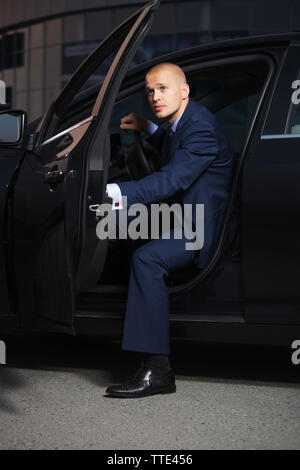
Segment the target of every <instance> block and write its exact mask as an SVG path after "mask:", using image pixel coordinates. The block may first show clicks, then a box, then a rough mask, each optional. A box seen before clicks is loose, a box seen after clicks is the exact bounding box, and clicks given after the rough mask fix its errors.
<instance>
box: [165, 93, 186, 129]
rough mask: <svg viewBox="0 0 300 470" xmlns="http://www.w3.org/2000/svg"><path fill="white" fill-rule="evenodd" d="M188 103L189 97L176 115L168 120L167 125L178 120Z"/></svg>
mask: <svg viewBox="0 0 300 470" xmlns="http://www.w3.org/2000/svg"><path fill="white" fill-rule="evenodd" d="M188 102H189V97H188V98H187V99H186V100H185V101H184V104H183V106H182V107H181V108H180V110H178V111H177V113H176V114H175V115H173V116H172V117H171V118H170V119H169V123H170V124H173V122H175V121H176V120H177V119H179V118H180V117H181V116H182V115H183V113H184V111H185V108H186V107H187V105H188Z"/></svg>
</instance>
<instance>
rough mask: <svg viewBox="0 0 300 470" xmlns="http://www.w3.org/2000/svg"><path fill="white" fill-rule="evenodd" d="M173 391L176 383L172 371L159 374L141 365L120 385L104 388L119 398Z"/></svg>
mask: <svg viewBox="0 0 300 470" xmlns="http://www.w3.org/2000/svg"><path fill="white" fill-rule="evenodd" d="M173 392H176V385H175V377H174V373H173V372H172V371H170V372H168V373H167V374H164V375H159V374H157V373H156V372H153V371H152V370H151V369H149V368H146V367H141V368H140V369H139V370H138V371H137V373H136V374H135V376H134V377H133V378H132V379H130V380H128V381H126V382H124V383H122V384H120V385H111V386H110V387H107V389H106V390H105V393H107V394H108V395H109V396H111V397H119V398H139V397H147V396H149V395H154V394H156V393H173Z"/></svg>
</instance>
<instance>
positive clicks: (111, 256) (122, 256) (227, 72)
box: [58, 54, 270, 287]
mask: <svg viewBox="0 0 300 470" xmlns="http://www.w3.org/2000/svg"><path fill="white" fill-rule="evenodd" d="M179 65H181V64H180V63H179ZM269 70H270V63H269V61H268V60H267V59H266V58H265V57H264V56H262V55H254V54H253V55H248V56H241V57H238V56H237V57H235V58H231V59H220V60H219V61H210V62H207V63H202V64H201V63H200V64H199V63H198V64H193V65H189V66H188V67H186V68H185V72H186V76H187V81H188V83H189V85H190V96H191V98H192V99H193V100H195V101H196V102H198V103H199V104H201V105H203V106H206V107H207V108H208V109H209V110H210V111H211V112H212V113H213V114H214V115H215V116H216V118H217V120H218V121H219V123H220V124H221V126H222V128H223V130H224V132H225V134H226V135H227V137H228V139H229V142H230V144H231V147H232V150H233V153H234V164H235V173H234V177H233V183H232V195H231V203H230V204H229V205H231V206H232V207H235V208H236V207H238V174H239V172H240V168H241V162H242V159H243V154H244V150H245V143H246V140H247V135H248V133H249V130H250V128H251V124H252V121H253V117H254V115H255V110H256V108H257V105H258V102H259V98H260V95H261V92H262V90H263V88H264V84H265V82H266V79H267V77H268V73H269ZM128 75H129V76H130V73H129V74H128ZM142 76H144V74H143V75H142V74H141V77H142ZM98 90H99V85H98V86H93V87H91V88H89V89H85V90H83V91H81V93H80V94H79V95H77V96H76V98H75V99H74V100H73V102H72V103H71V106H70V107H69V109H68V110H67V112H66V114H65V117H64V119H63V121H62V122H61V123H60V129H59V130H58V131H61V130H63V129H66V128H68V127H70V126H72V125H74V124H75V123H76V122H80V121H81V120H83V119H85V118H86V117H88V116H89V115H90V113H91V109H92V106H93V103H94V100H95V97H96V94H97V92H98ZM130 112H135V113H137V114H140V115H142V116H144V117H145V118H147V119H150V120H152V121H154V122H156V123H157V124H158V122H157V121H156V120H155V117H154V115H153V114H152V112H151V109H150V107H149V105H148V101H147V97H146V94H145V92H144V83H143V79H141V81H140V82H139V83H137V84H135V86H128V84H127V77H126V78H125V80H124V81H123V83H122V86H121V89H120V91H119V95H118V97H117V100H116V102H115V105H114V108H113V112H112V115H111V120H110V123H109V134H110V142H111V155H110V164H109V172H108V181H107V183H118V182H120V181H126V180H127V181H128V180H138V179H140V178H143V177H144V176H146V174H147V173H146V172H145V168H144V166H143V164H142V162H141V158H140V152H141V149H140V150H139V149H138V145H140V146H141V145H142V151H143V152H144V155H145V157H146V159H147V162H148V164H149V167H150V169H151V171H156V170H158V169H159V167H160V156H159V154H158V153H157V151H156V150H155V149H154V148H153V147H151V145H150V144H149V141H148V138H147V135H146V134H144V133H142V135H141V139H140V138H138V136H137V135H135V134H134V133H133V132H124V131H121V129H120V127H119V126H120V119H121V117H123V116H124V115H126V114H128V113H130ZM159 124H160V125H162V126H164V125H166V124H167V123H159ZM230 210H231V209H230V207H228V211H230ZM235 217H236V218H237V219H238V211H237V212H236V215H235ZM227 219H228V217H227ZM224 220H225V222H224V223H226V217H225V218H224ZM233 226H234V227H236V228H235V230H237V233H235V234H231V235H230V237H227V238H228V242H227V245H226V242H224V249H223V250H222V253H223V255H224V256H226V253H227V255H228V259H231V253H232V252H233V251H234V252H238V239H239V237H238V220H236V221H235V224H233ZM229 239H230V241H229ZM123 242H124V241H123V240H122V243H113V244H112V247H110V248H109V250H108V253H107V258H106V264H105V267H104V270H103V272H102V274H101V276H100V278H99V281H98V283H99V285H106V286H109V285H119V286H122V285H123V286H124V285H125V286H126V285H127V284H128V280H129V269H130V257H131V255H132V253H133V251H134V250H135V249H136V248H137V246H140V243H141V240H136V241H134V240H126V241H125V242H126V243H123ZM198 274H199V269H198V268H196V266H191V267H188V268H184V269H181V270H176V271H175V272H171V273H169V277H168V279H167V285H168V286H170V287H171V286H175V287H176V286H177V285H180V284H183V283H184V282H186V281H187V280H189V279H191V278H194V277H195V276H197V275H198Z"/></svg>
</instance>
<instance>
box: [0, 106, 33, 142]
mask: <svg viewBox="0 0 300 470" xmlns="http://www.w3.org/2000/svg"><path fill="white" fill-rule="evenodd" d="M26 120H27V119H26V113H25V111H21V110H15V109H11V110H5V111H0V146H2V145H5V146H6V145H17V144H20V143H21V142H22V140H23V136H24V130H25V126H26Z"/></svg>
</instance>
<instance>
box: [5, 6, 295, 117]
mask: <svg viewBox="0 0 300 470" xmlns="http://www.w3.org/2000/svg"><path fill="white" fill-rule="evenodd" d="M145 3H146V2H145V1H144V2H143V1H142V2H141V1H135V0H13V1H11V0H0V12H1V14H0V79H1V80H3V81H5V83H6V86H7V94H6V101H7V102H8V103H9V104H10V105H11V106H13V107H14V108H21V109H25V110H27V112H28V114H29V119H30V120H32V119H34V118H35V117H37V116H39V115H40V114H42V113H43V112H44V111H45V110H46V108H47V107H48V106H49V104H50V103H51V102H52V101H53V99H55V98H56V97H57V95H58V93H59V91H60V90H61V88H62V87H63V85H64V84H65V83H66V81H67V80H68V79H69V78H70V76H71V75H72V73H73V72H74V70H75V69H76V67H77V66H78V65H79V64H80V62H81V61H82V60H83V59H84V57H86V56H87V55H88V54H89V53H90V52H91V51H92V50H93V49H94V48H95V47H96V46H97V45H98V44H99V42H100V41H101V40H102V39H103V38H104V37H105V36H106V35H107V34H108V33H109V32H111V31H112V30H113V29H114V27H116V26H117V25H118V24H119V23H120V22H121V21H122V20H123V19H125V18H126V17H127V16H129V15H130V14H132V13H133V12H134V11H135V10H137V8H138V7H140V6H142V5H144V4H145ZM299 30H300V1H299V0H270V1H269V0H188V1H186V0H162V2H161V7H160V9H159V11H158V14H157V15H156V18H155V21H154V24H153V26H152V28H151V31H150V33H149V34H148V36H147V37H146V39H145V40H144V42H143V44H142V45H141V47H140V49H139V51H138V53H137V54H136V56H135V59H134V63H135V64H137V63H139V62H141V61H144V60H148V59H150V58H152V57H153V56H156V55H158V54H161V53H164V52H168V51H172V50H176V49H180V48H184V47H189V46H193V45H197V44H202V43H206V42H212V41H217V40H223V39H228V38H234V37H246V36H250V35H258V34H263V33H278V32H289V31H299Z"/></svg>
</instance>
